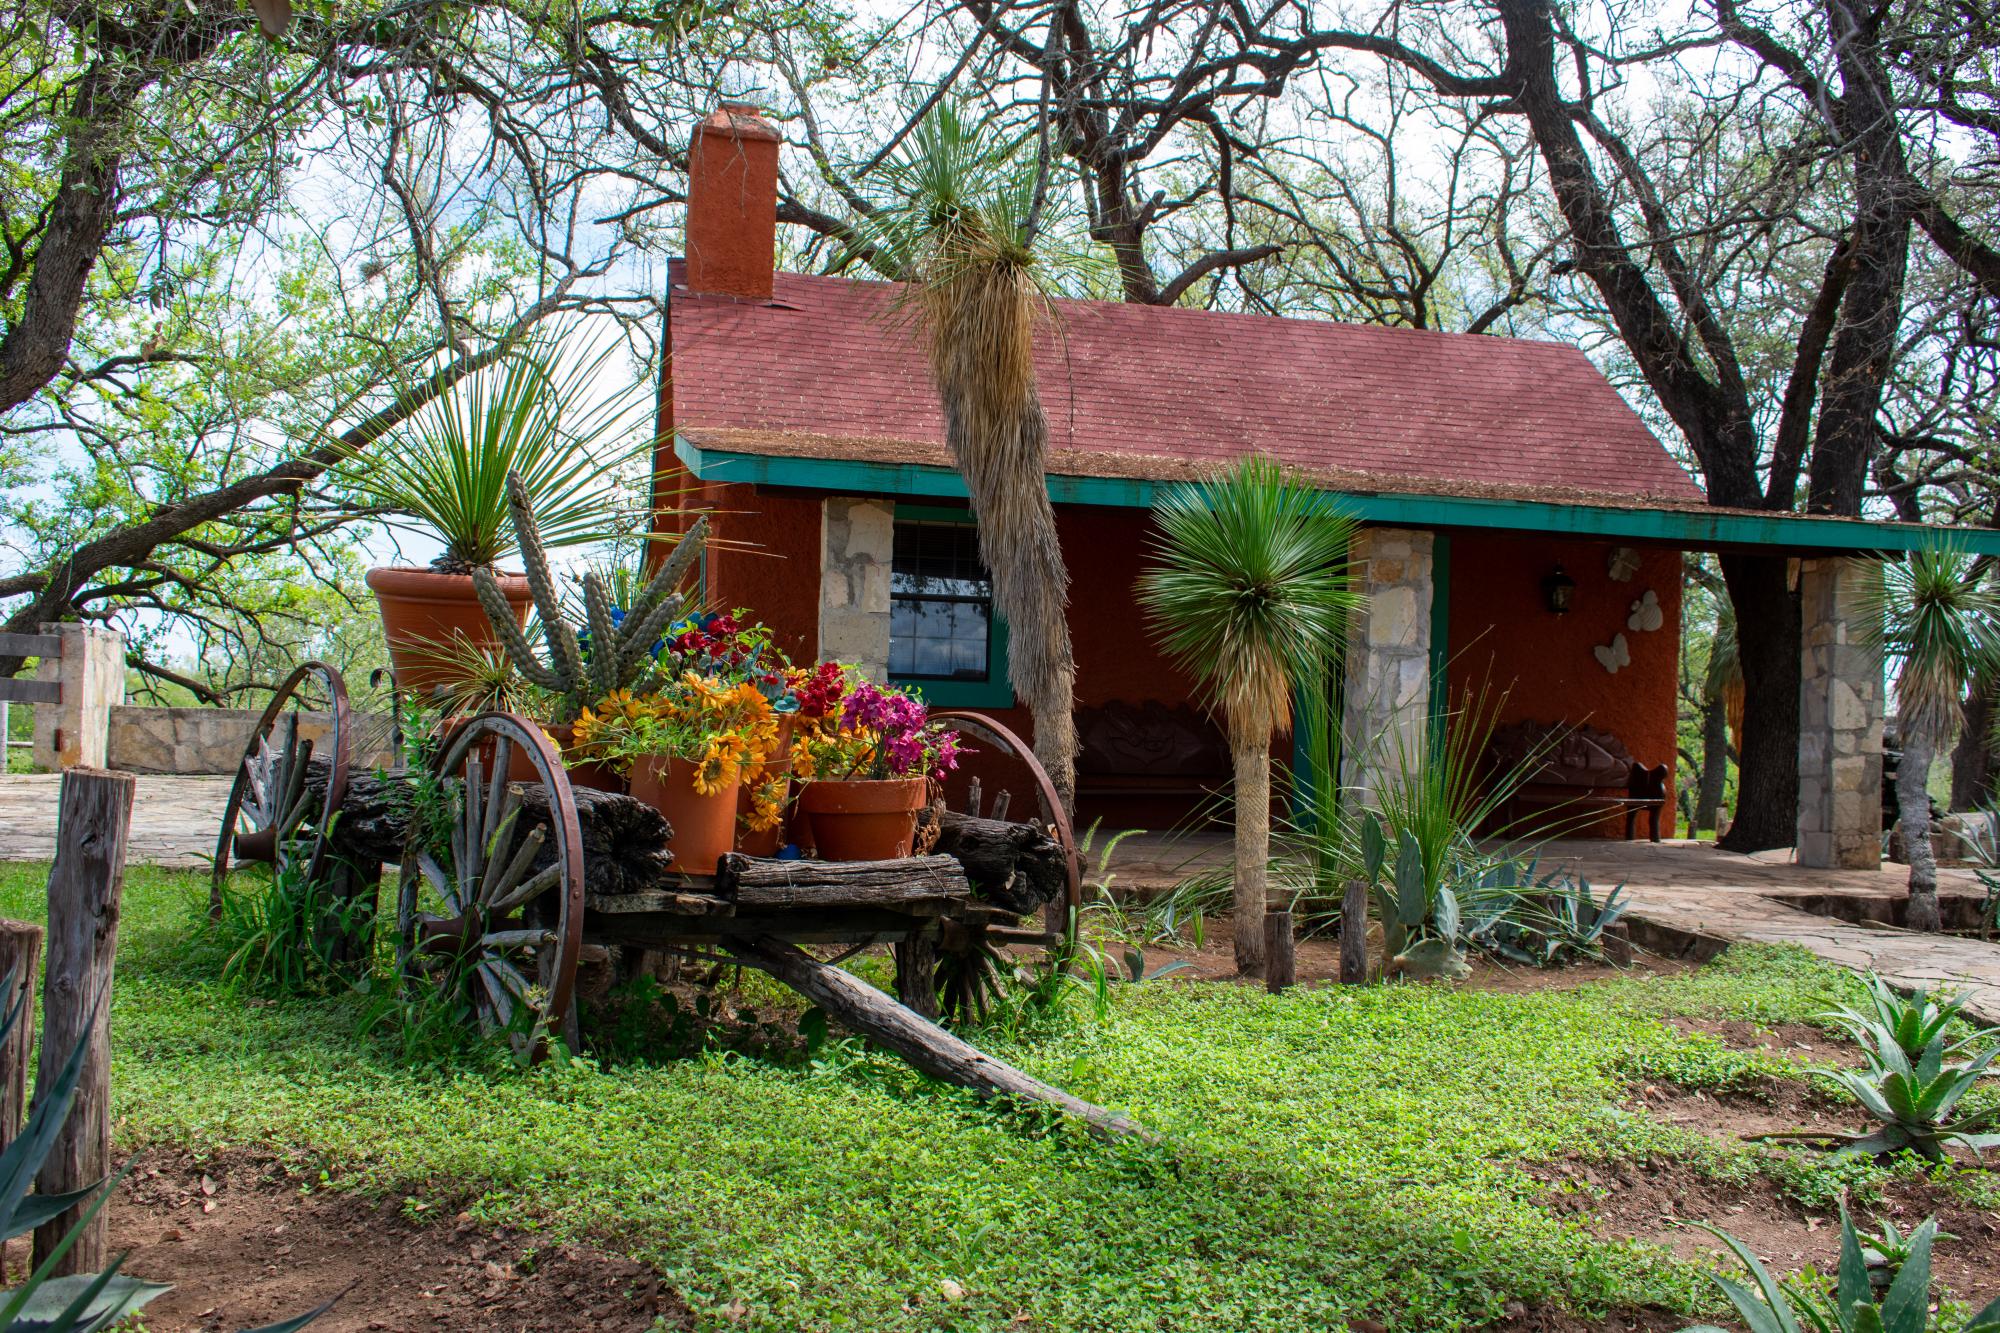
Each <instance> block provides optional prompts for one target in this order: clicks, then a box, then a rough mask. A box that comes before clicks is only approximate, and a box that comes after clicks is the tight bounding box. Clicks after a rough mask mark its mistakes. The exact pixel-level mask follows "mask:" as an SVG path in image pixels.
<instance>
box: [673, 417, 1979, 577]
mask: <svg viewBox="0 0 2000 1333" xmlns="http://www.w3.org/2000/svg"><path fill="white" fill-rule="evenodd" d="M674 452H675V454H676V455H677V456H678V457H679V458H680V460H681V462H682V463H683V464H684V465H685V466H686V467H687V469H688V471H689V472H691V473H693V474H694V475H695V476H696V477H699V478H700V479H701V480H703V481H712V482H738V483H747V484H750V485H757V486H786V487H795V488H799V489H804V490H817V491H829V492H834V493H837V494H841V495H884V496H897V497H911V498H919V497H927V496H928V497H948V498H951V499H961V500H962V499H964V498H966V490H965V482H964V480H963V479H962V478H961V477H960V476H959V475H958V474H957V473H956V472H953V471H952V470H951V469H949V468H941V467H931V466H928V465H924V464H917V463H878V462H870V461H867V460H864V459H847V458H799V457H794V456H779V455H771V454H752V453H740V452H734V451H725V450H718V449H703V448H701V447H700V446H698V445H695V444H693V443H692V442H690V441H689V440H688V439H687V437H686V436H676V437H675V439H674ZM1048 483H1049V499H1050V500H1051V501H1053V502H1054V503H1056V504H1083V505H1108V506H1112V507H1116V508H1123V509H1147V508H1150V507H1151V506H1152V504H1153V499H1154V497H1155V496H1156V495H1157V494H1158V492H1159V490H1160V488H1161V487H1162V486H1163V485H1174V484H1178V483H1162V482H1155V481H1148V480H1145V479H1142V478H1133V477H1078V476H1067V475H1062V474H1054V473H1052V474H1050V476H1049V479H1048ZM1327 494H1328V496H1329V497H1331V498H1332V499H1333V500H1334V501H1335V502H1336V503H1338V504H1339V505H1340V507H1341V508H1342V509H1343V510H1344V511H1345V512H1347V513H1350V514H1352V515H1353V516H1354V517H1356V518H1358V519H1360V520H1362V521H1363V522H1367V523H1380V524H1385V525H1392V526H1397V527H1412V528H1491V529H1498V530H1500V531H1506V532H1545V533H1549V534H1551V535H1554V536H1576V537H1599V538H1614V539H1618V540H1624V541H1651V542H1664V543H1668V544H1671V545H1677V546H1681V547H1684V548H1688V549H1694V550H1703V549H1711V548H1717V547H1743V546H1761V547H1777V548H1780V549H1783V550H1790V551H1808V552H1810V551H1865V552H1878V551H1880V552H1887V551H1911V550H1916V549H1918V548H1920V547H1921V546H1923V545H1924V544H1926V543H1927V542H1931V541H1935V540H1936V534H1938V533H1941V532H1949V533H1950V534H1951V539H1952V541H1953V543H1954V544H1955V545H1956V546H1958V547H1960V548H1961V549H1964V550H1966V551H1969V552H1972V553H1974V554H1978V555H2000V528H1938V527H1928V526H1925V525H1922V524H1917V523H1882V522H1875V521H1872V520H1868V519H1854V518H1834V517H1830V516H1826V515H1819V514H1775V513H1774V514H1746V513H1741V512H1725V511H1721V510H1701V509H1628V508H1623V507H1620V506H1616V505H1586V504H1567V503H1563V502H1561V501H1550V500H1503V499H1491V498H1486V497H1480V496H1461V495H1404V494H1396V493H1393V492H1353V491H1329V492H1327Z"/></svg>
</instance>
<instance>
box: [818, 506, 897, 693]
mask: <svg viewBox="0 0 2000 1333" xmlns="http://www.w3.org/2000/svg"><path fill="white" fill-rule="evenodd" d="M895 548H896V506H895V502H894V501H890V500H866V499H856V498H852V497H848V496H839V495H829V496H828V497H826V499H825V500H823V501H821V504H820V581H819V656H820V660H821V661H823V662H825V661H840V662H854V663H857V664H859V665H860V666H861V668H862V669H863V670H864V671H866V672H867V673H868V674H869V675H870V676H872V677H873V678H874V679H876V680H886V679H887V678H888V673H889V566H890V563H891V561H892V560H893V559H894V558H895Z"/></svg>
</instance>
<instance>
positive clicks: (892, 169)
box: [867, 100, 1077, 805]
mask: <svg viewBox="0 0 2000 1333" xmlns="http://www.w3.org/2000/svg"><path fill="white" fill-rule="evenodd" d="M1047 165H1048V164H1047V155H1046V154H1045V153H1038V152H1037V151H1036V149H1035V146H1034V145H1033V144H1032V143H1031V142H1027V141H1023V140H1020V139H1011V140H1009V141H1006V142H1001V141H998V140H996V139H994V138H993V136H992V135H991V133H990V131H988V130H987V129H986V128H985V127H983V126H980V125H978V124H975V123H973V122H971V121H970V120H968V119H967V117H966V116H965V115H964V114H962V113H961V112H960V111H959V110H958V109H957V108H955V107H954V106H953V105H952V104H951V102H950V101H949V100H946V101H943V102H940V103H939V104H938V106H937V107H936V108H934V109H933V110H932V112H931V113H930V114H929V115H928V116H926V117H925V118H924V120H923V121H922V122H921V123H920V124H919V125H918V126H917V128H916V130H915V131H914V132H912V134H911V135H910V138H909V140H908V142H907V143H906V144H905V145H904V146H903V147H902V148H901V149H900V150H899V151H898V152H897V153H896V154H895V155H894V156H893V157H892V158H891V159H890V160H889V161H887V162H885V163H884V164H883V166H882V168H881V169H880V170H879V171H878V172H877V179H878V181H879V182H880V183H881V185H882V187H883V196H882V198H881V201H880V203H879V206H878V207H877V209H876V211H875V213H874V214H873V215H872V217H871V218H870V220H869V225H868V228H867V230H868V233H869V235H870V237H871V240H872V241H873V242H874V244H875V245H876V246H877V248H878V250H879V251H880V252H881V254H882V256H885V257H886V258H887V259H888V260H889V266H891V267H893V268H894V269H895V270H896V271H899V272H901V273H902V274H903V275H904V276H905V277H906V278H908V279H909V284H908V287H907V294H906V297H905V300H904V305H903V308H904V309H905V310H906V311H907V312H908V313H909V314H910V315H912V316H913V317H914V319H915V322H916V323H917V325H918V327H919V329H920V331H921V333H922V335H923V339H924V342H925V346H926V349H927V351H928V354H929V359H930V370H931V378H932V380H933V382H935V384H936V385H937V389H938V395H939V397H940V399H941V400H942V402H943V407H944V426H945V442H946V443H947V444H948V445H949V446H950V447H951V452H952V457H953V459H954V461H955V462H956V463H957V465H958V471H959V474H960V475H961V476H963V477H964V478H965V488H966V491H967V492H968V494H969V495H970V496H971V500H972V517H973V520H974V522H975V523H977V524H978V528H979V554H980V557H981V559H983V560H984V561H985V562H986V568H987V571H988V573H989V574H990V576H991V577H992V580H993V602H994V605H995V607H997V608H998V610H999V612H1000V614H1001V615H1003V616H1005V617H1006V618H1007V625H1008V639H1007V678H1008V681H1009V682H1010V683H1011V684H1012V686H1013V688H1014V692H1015V693H1016V694H1017V695H1019V696H1020V698H1021V700H1022V701H1023V702H1024V703H1025V704H1026V705H1027V706H1028V711H1029V712H1030V713H1031V714H1033V716H1034V720H1035V756H1036V758H1038V759H1040V760H1041V762H1042V766H1043V767H1044V768H1046V769H1047V770H1048V772H1049V777H1050V779H1051V781H1053V782H1054V783H1055V787H1056V791H1057V792H1058V793H1059V794H1060V795H1061V797H1062V800H1063V802H1064V804H1065V805H1070V804H1073V803H1074V797H1075V790H1076V722H1075V719H1074V718H1073V717H1072V715H1071V710H1072V708H1073V706H1074V701H1075V692H1076V660H1075V657H1074V655H1073V653H1072V651H1071V648H1070V637H1069V619H1068V607H1069V571H1068V569H1067V567H1066V566H1065V565H1064V563H1063V556H1062V548H1061V546H1060V545H1059V544H1058V542H1057V539H1056V519H1055V510H1054V509H1053V508H1052V507H1051V506H1050V504H1049V493H1048V483H1047V478H1046V459H1047V454H1048V436H1049V424H1048V418H1047V416H1046V415H1045V414H1044V413H1043V411H1042V400H1041V393H1040V390H1039V387H1038V385H1037V383H1036V379H1035V362H1034V334H1035V329H1036V326H1037V325H1038V324H1041V323H1044V322H1046V321H1047V320H1048V319H1049V318H1050V317H1051V312H1052V307H1051V304H1050V296H1051V290H1052V289H1051V286H1050V283H1051V282H1052V279H1053V273H1054V271H1055V270H1056V268H1057V267H1059V265H1058V264H1057V261H1056V256H1055V253H1054V252H1053V251H1052V250H1051V248H1050V244H1049V240H1048V237H1049V236H1050V235H1051V234H1052V233H1051V232H1050V231H1049V229H1048V228H1047V227H1046V225H1045V224H1046V222H1047V220H1048V219H1047V215H1046V208H1045V204H1046V201H1047V192H1046V191H1045V189H1044V180H1045V176H1046V172H1047ZM1072 258H1073V259H1074V258H1077V257H1072Z"/></svg>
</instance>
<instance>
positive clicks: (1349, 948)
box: [1340, 879, 1368, 986]
mask: <svg viewBox="0 0 2000 1333" xmlns="http://www.w3.org/2000/svg"><path fill="white" fill-rule="evenodd" d="M1367 980H1368V886H1367V885H1366V884H1363V883H1362V882H1361V881H1360V880H1358V879H1350V880H1348V881H1347V887H1346V889H1345V891H1343V892H1342V894H1341V898H1340V984H1341V985H1343V986H1359V985H1361V984H1362V983H1364V982H1366V981H1367Z"/></svg>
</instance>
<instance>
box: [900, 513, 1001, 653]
mask: <svg viewBox="0 0 2000 1333" xmlns="http://www.w3.org/2000/svg"><path fill="white" fill-rule="evenodd" d="M890 594H891V598H892V601H891V602H890V616H889V673H890V674H891V675H892V676H906V677H911V678H918V679H925V678H927V679H932V680H940V679H949V680H969V681H983V680H986V679H987V678H988V672H987V654H988V647H989V644H990V634H991V621H992V600H993V585H992V581H991V580H990V579H989V578H988V577H987V574H986V570H985V567H984V566H983V565H981V564H980V562H979V534H978V532H977V530H976V529H974V528H973V527H972V525H970V524H968V523H950V522H922V521H907V520H906V521H902V522H899V523H897V524H896V533H895V556H894V563H893V565H892V566H891V569H890Z"/></svg>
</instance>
